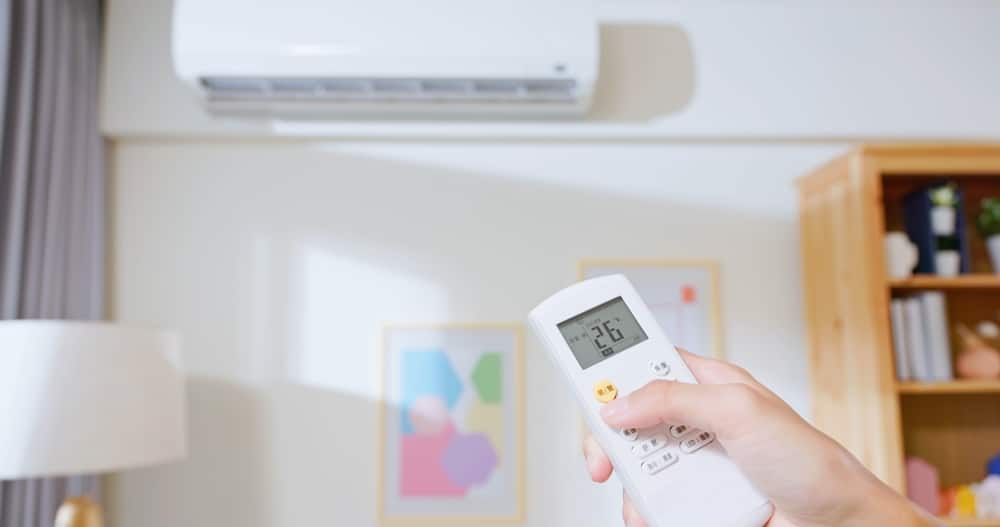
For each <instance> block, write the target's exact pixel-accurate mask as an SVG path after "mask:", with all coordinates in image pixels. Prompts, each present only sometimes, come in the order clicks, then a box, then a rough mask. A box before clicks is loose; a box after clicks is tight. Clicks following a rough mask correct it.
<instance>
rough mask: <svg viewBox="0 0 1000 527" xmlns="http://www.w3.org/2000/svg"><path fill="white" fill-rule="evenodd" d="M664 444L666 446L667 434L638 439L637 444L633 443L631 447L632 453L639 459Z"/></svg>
mask: <svg viewBox="0 0 1000 527" xmlns="http://www.w3.org/2000/svg"><path fill="white" fill-rule="evenodd" d="M666 446H667V436H665V435H656V436H653V437H651V438H649V439H645V440H643V441H640V442H639V443H638V444H636V445H634V446H633V447H632V454H633V455H634V456H635V457H637V458H639V459H643V458H645V457H647V456H649V455H650V454H652V453H654V452H657V451H660V450H663V448H664V447H666Z"/></svg>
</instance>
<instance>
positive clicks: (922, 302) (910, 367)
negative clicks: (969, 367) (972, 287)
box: [890, 291, 954, 382]
mask: <svg viewBox="0 0 1000 527" xmlns="http://www.w3.org/2000/svg"><path fill="white" fill-rule="evenodd" d="M890 322H891V325H892V343H893V354H894V356H895V362H896V376H897V378H898V379H899V380H900V381H919V382H943V381H950V380H953V378H954V377H953V373H952V371H953V370H952V361H951V344H950V340H949V338H948V314H947V304H946V300H945V297H944V293H942V292H940V291H928V292H924V293H919V294H916V295H913V296H909V297H906V298H896V299H893V300H892V303H891V304H890Z"/></svg>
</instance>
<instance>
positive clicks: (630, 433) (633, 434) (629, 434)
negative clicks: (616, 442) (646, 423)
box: [620, 428, 639, 441]
mask: <svg viewBox="0 0 1000 527" xmlns="http://www.w3.org/2000/svg"><path fill="white" fill-rule="evenodd" d="M620 433H621V435H622V437H624V438H625V439H627V440H629V441H635V440H636V439H639V429H638V428H626V429H624V430H622V431H621V432H620Z"/></svg>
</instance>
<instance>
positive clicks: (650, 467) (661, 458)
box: [642, 452, 678, 476]
mask: <svg viewBox="0 0 1000 527" xmlns="http://www.w3.org/2000/svg"><path fill="white" fill-rule="evenodd" d="M677 459H678V458H677V454H674V453H673V452H664V453H662V454H660V455H658V456H656V457H654V458H652V459H649V460H647V461H643V463H642V471H643V472H645V473H646V474H649V475H650V476H652V475H653V474H656V473H658V472H661V471H663V469H665V468H667V467H669V466H670V465H673V464H674V463H677Z"/></svg>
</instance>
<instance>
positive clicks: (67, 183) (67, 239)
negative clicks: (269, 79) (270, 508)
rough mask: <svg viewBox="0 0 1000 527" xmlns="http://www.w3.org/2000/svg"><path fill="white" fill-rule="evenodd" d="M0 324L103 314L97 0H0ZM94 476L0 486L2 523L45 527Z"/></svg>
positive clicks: (87, 489)
mask: <svg viewBox="0 0 1000 527" xmlns="http://www.w3.org/2000/svg"><path fill="white" fill-rule="evenodd" d="M0 2H2V4H0V10H2V14H0V31H3V33H2V36H3V40H2V41H0V46H2V48H0V57H2V58H0V68H2V70H0V95H2V97H3V104H2V112H3V113H2V123H3V126H2V127H0V128H2V132H0V133H2V136H0V137H2V140H0V319H11V318H59V319H77V320H92V319H102V318H104V314H105V313H104V270H105V266H104V254H105V241H104V238H105V228H106V225H105V206H104V199H105V185H106V178H105V167H104V144H103V140H102V138H101V136H100V132H99V130H98V86H99V81H98V75H99V59H100V43H101V34H100V24H99V23H100V16H101V12H100V0H0ZM98 491H99V488H98V480H97V478H96V477H94V476H75V477H70V478H48V479H33V480H22V481H8V482H2V483H0V527H51V525H52V523H53V520H54V515H55V511H56V509H57V508H58V506H59V504H60V503H62V501H63V499H65V498H66V497H67V496H71V495H79V494H89V495H91V496H92V497H95V498H96V497H98V496H97V494H98Z"/></svg>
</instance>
